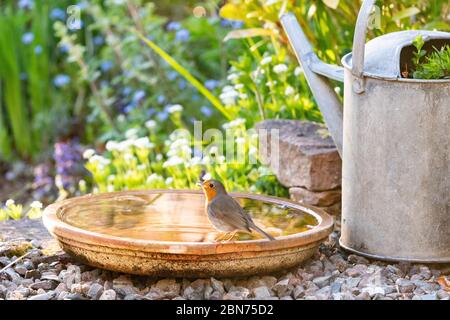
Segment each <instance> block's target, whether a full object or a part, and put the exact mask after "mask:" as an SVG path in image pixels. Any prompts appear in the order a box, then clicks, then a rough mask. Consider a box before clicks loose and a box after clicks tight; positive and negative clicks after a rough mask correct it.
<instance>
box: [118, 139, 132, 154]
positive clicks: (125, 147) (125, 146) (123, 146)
mask: <svg viewBox="0 0 450 320" xmlns="http://www.w3.org/2000/svg"><path fill="white" fill-rule="evenodd" d="M133 144H134V139H128V140H124V141H121V142H119V143H118V144H117V146H116V150H117V151H119V152H126V151H129V150H130V149H131V147H132V146H133Z"/></svg>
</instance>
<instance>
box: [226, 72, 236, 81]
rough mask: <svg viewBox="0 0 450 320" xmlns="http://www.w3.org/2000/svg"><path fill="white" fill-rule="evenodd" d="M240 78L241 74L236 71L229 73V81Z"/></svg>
mask: <svg viewBox="0 0 450 320" xmlns="http://www.w3.org/2000/svg"><path fill="white" fill-rule="evenodd" d="M237 79H239V75H237V74H236V73H231V74H230V75H228V77H227V80H228V81H233V80H237Z"/></svg>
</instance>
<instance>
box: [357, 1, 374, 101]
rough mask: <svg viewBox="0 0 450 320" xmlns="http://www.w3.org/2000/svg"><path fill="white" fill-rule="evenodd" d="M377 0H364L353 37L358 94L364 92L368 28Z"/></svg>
mask: <svg viewBox="0 0 450 320" xmlns="http://www.w3.org/2000/svg"><path fill="white" fill-rule="evenodd" d="M375 1H376V0H364V2H363V4H362V6H361V9H360V10H359V14H358V19H357V20H356V27H355V35H354V37H353V53H352V74H353V75H354V76H355V77H356V79H355V82H354V85H353V89H354V90H355V91H356V92H357V93H362V92H364V78H363V73H364V53H365V47H366V37H367V28H368V23H369V19H370V16H371V14H372V9H373V6H374V4H375Z"/></svg>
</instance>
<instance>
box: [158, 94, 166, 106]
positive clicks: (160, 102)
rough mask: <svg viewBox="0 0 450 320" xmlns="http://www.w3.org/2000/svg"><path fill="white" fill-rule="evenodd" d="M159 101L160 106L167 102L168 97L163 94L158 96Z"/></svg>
mask: <svg viewBox="0 0 450 320" xmlns="http://www.w3.org/2000/svg"><path fill="white" fill-rule="evenodd" d="M157 101H158V103H159V104H163V103H164V101H166V97H165V96H163V95H162V94H161V95H159V96H158V100H157Z"/></svg>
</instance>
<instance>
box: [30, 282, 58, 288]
mask: <svg viewBox="0 0 450 320" xmlns="http://www.w3.org/2000/svg"><path fill="white" fill-rule="evenodd" d="M55 287H56V285H55V284H54V283H53V282H52V281H49V280H42V281H36V282H35V283H33V284H32V285H31V286H30V288H31V289H33V290H38V289H44V290H51V289H54V288H55Z"/></svg>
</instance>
